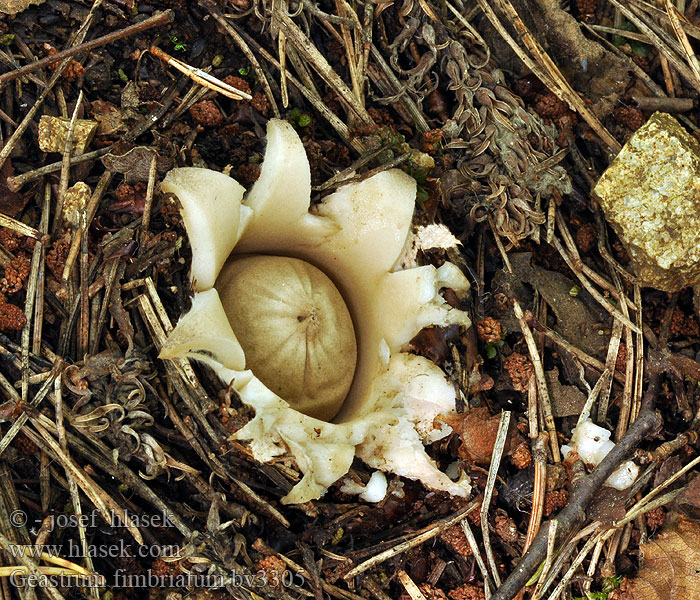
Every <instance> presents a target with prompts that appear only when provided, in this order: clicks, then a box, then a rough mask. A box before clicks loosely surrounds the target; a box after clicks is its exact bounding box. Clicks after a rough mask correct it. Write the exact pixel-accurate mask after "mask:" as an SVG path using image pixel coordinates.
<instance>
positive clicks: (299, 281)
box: [160, 119, 470, 503]
mask: <svg viewBox="0 0 700 600" xmlns="http://www.w3.org/2000/svg"><path fill="white" fill-rule="evenodd" d="M162 190H163V191H164V192H166V193H172V194H174V195H175V196H177V198H178V199H179V202H180V204H181V207H182V215H183V220H184V223H185V227H186V229H187V233H188V235H189V239H190V244H191V246H192V280H193V284H194V288H195V290H196V292H195V296H194V298H193V301H192V308H191V309H190V311H189V312H188V313H186V314H185V315H184V316H183V317H182V318H181V319H180V321H179V322H178V324H177V326H176V327H175V329H174V330H173V331H172V333H171V334H170V336H169V337H168V339H167V341H166V343H165V345H164V346H163V348H162V349H161V353H160V356H161V358H164V359H167V358H174V357H190V358H194V359H197V360H200V361H202V362H204V363H207V364H209V365H210V366H212V367H213V368H214V369H215V371H216V372H217V374H218V375H219V377H220V378H221V379H222V380H223V381H224V382H226V383H231V382H232V386H233V388H234V389H235V390H236V391H237V393H238V394H239V396H240V398H241V400H242V402H243V403H244V404H246V405H248V406H250V407H251V408H253V409H254V410H255V416H254V417H253V418H252V420H251V421H250V422H248V423H247V424H246V425H245V426H244V427H243V428H242V429H240V430H239V431H237V432H236V433H235V438H236V439H239V440H246V441H247V442H248V444H249V446H250V449H251V451H252V453H253V455H254V456H255V458H256V459H258V460H260V461H261V462H267V461H270V460H272V459H273V458H275V457H279V456H281V455H284V454H286V453H288V454H289V455H291V456H292V457H293V458H294V460H295V462H296V464H297V465H298V467H299V469H300V471H301V472H302V473H303V478H302V479H301V481H300V482H299V483H297V484H296V485H295V486H294V488H293V489H292V490H291V492H290V493H289V494H288V495H287V496H286V497H285V498H284V499H283V501H284V502H287V503H296V502H305V501H307V500H311V499H315V498H319V497H320V496H321V495H323V493H324V492H325V491H326V490H327V489H328V487H329V486H330V485H332V484H333V483H334V482H336V481H337V480H338V479H339V478H341V477H342V476H343V475H345V474H346V473H347V472H348V470H349V468H350V465H351V463H352V461H353V458H354V457H355V456H358V457H360V458H361V459H362V460H363V461H364V462H365V463H366V464H367V465H369V466H370V467H372V468H375V469H379V470H381V471H386V472H391V473H395V474H397V475H402V476H404V477H409V478H412V479H419V480H421V481H422V482H423V483H424V484H425V485H426V486H428V487H430V488H432V489H436V490H443V491H447V492H450V493H453V494H457V495H461V496H464V495H466V494H468V493H469V489H470V488H469V483H468V481H466V479H465V478H462V479H460V480H459V481H453V480H451V479H450V478H449V477H447V475H445V474H444V473H443V472H441V471H440V470H439V469H438V468H437V466H436V464H435V462H434V461H433V460H432V459H431V458H430V457H429V456H428V455H427V454H426V452H425V449H424V443H430V442H433V441H436V440H438V439H441V438H442V437H445V436H446V435H448V434H449V432H450V429H449V427H448V426H447V425H445V424H444V423H441V422H440V421H436V420H435V418H436V417H437V416H438V415H441V414H449V413H451V412H453V411H454V409H455V387H454V386H453V384H452V383H450V382H449V381H448V380H447V378H446V376H445V374H444V373H443V372H442V370H441V369H440V368H439V367H438V366H436V365H435V364H434V363H432V362H431V361H430V360H428V359H427V358H424V357H421V356H416V355H414V354H410V353H408V352H407V351H405V350H406V345H407V343H408V342H409V341H410V340H411V339H412V338H413V337H414V336H415V335H416V334H417V333H418V332H419V331H420V330H421V329H423V328H424V327H426V326H429V325H448V324H459V325H462V326H464V327H469V326H470V321H469V318H468V316H467V314H466V313H465V312H463V311H461V310H458V309H456V308H453V307H451V306H450V305H449V304H448V303H447V302H446V301H445V300H444V298H443V297H442V295H441V294H440V291H441V290H442V289H445V288H449V289H452V290H454V291H455V292H456V293H457V294H463V293H465V292H466V291H468V289H469V284H468V281H467V280H466V278H465V277H464V275H463V273H462V272H461V271H460V269H459V268H458V267H457V266H455V265H454V264H452V263H449V262H447V263H445V264H443V265H442V266H441V267H439V268H435V267H433V266H421V267H416V268H410V269H405V270H401V269H400V268H399V267H398V266H397V264H398V262H399V258H400V257H401V255H402V252H403V250H404V247H405V245H406V241H407V238H408V236H409V231H410V227H411V219H412V216H413V211H414V204H415V197H416V182H415V180H414V179H413V178H411V177H409V176H408V175H407V174H405V173H403V172H402V171H399V170H390V171H385V172H382V173H379V174H377V175H374V176H372V177H369V178H367V179H365V180H364V181H361V182H359V183H353V184H349V185H346V186H344V187H341V188H340V189H339V190H338V191H336V192H335V193H333V194H331V195H330V196H328V197H326V198H325V199H324V200H323V201H322V202H321V203H319V204H316V205H314V206H311V207H310V197H311V175H310V168H309V163H308V160H307V157H306V153H305V151H304V147H303V145H302V143H301V140H300V139H299V136H298V135H297V133H296V132H295V131H294V129H293V127H292V126H291V125H289V124H288V123H286V122H285V121H280V120H276V119H272V120H270V121H269V123H268V126H267V148H266V151H265V158H264V161H263V163H262V167H261V173H260V177H259V179H258V180H257V182H256V183H255V184H254V185H253V187H252V189H251V190H250V191H249V192H248V193H247V194H244V189H243V188H242V187H241V186H240V185H239V184H238V183H237V182H236V181H235V180H233V179H231V178H230V177H228V176H227V175H224V174H222V173H218V172H215V171H211V170H208V169H201V168H180V169H174V170H172V171H170V172H169V173H168V175H167V176H166V178H165V180H164V181H163V183H162Z"/></svg>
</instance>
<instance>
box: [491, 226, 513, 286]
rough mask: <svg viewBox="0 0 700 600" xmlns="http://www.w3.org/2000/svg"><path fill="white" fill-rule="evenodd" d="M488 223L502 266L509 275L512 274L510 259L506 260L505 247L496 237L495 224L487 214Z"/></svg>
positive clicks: (497, 236)
mask: <svg viewBox="0 0 700 600" xmlns="http://www.w3.org/2000/svg"><path fill="white" fill-rule="evenodd" d="M487 217H488V221H489V227H491V232H492V233H493V237H494V239H495V240H496V247H497V248H498V251H499V252H500V253H501V258H502V259H503V264H504V265H505V266H506V269H508V272H509V273H512V272H513V265H511V264H510V259H509V258H508V254H507V253H506V249H505V246H504V245H503V242H502V241H501V236H500V235H498V231H497V230H496V224H495V223H494V222H493V217H492V216H491V215H490V214H489V215H487Z"/></svg>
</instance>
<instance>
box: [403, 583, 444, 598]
mask: <svg viewBox="0 0 700 600" xmlns="http://www.w3.org/2000/svg"><path fill="white" fill-rule="evenodd" d="M418 588H419V589H420V591H421V592H422V593H423V595H424V596H425V598H426V600H447V596H446V595H445V592H443V591H442V590H441V589H440V588H436V587H434V586H432V585H430V584H428V583H421V584H420V585H419V586H418ZM406 595H407V594H406ZM408 597H409V598H410V596H408Z"/></svg>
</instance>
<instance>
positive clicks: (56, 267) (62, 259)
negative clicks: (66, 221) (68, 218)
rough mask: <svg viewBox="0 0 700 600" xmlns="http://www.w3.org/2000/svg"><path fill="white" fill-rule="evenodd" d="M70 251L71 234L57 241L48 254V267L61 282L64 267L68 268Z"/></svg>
mask: <svg viewBox="0 0 700 600" xmlns="http://www.w3.org/2000/svg"><path fill="white" fill-rule="evenodd" d="M69 250H70V233H66V234H65V235H64V236H63V237H61V238H59V239H57V240H56V241H55V242H54V243H53V244H52V245H51V248H50V249H49V251H48V252H47V253H46V265H47V266H48V267H49V269H50V270H51V272H52V273H53V274H54V277H56V279H58V280H59V281H60V279H61V277H62V275H63V267H65V266H66V259H67V258H68V251H69Z"/></svg>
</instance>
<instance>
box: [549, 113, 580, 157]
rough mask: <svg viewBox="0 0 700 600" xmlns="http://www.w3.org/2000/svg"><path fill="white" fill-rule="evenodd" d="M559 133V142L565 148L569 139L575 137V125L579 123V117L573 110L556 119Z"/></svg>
mask: <svg viewBox="0 0 700 600" xmlns="http://www.w3.org/2000/svg"><path fill="white" fill-rule="evenodd" d="M554 123H555V125H556V126H557V130H558V131H559V135H558V136H557V144H559V145H560V146H561V147H563V148H565V147H566V146H567V145H568V144H569V140H570V139H573V138H574V137H575V136H574V127H576V124H577V123H578V117H577V116H576V114H574V113H573V112H571V111H569V112H567V113H566V114H564V115H562V116H561V117H557V118H556V119H554Z"/></svg>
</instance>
